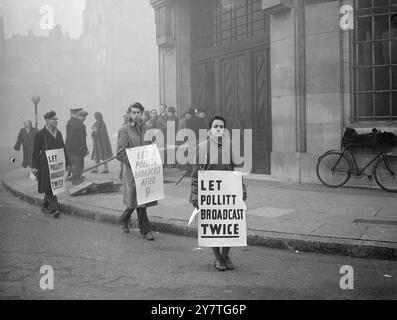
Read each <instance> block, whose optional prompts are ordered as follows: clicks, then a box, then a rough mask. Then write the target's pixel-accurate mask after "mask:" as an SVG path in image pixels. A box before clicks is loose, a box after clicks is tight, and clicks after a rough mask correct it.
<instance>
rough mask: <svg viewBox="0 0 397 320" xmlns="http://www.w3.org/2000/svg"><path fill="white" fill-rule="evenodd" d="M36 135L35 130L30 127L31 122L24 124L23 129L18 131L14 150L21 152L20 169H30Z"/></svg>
mask: <svg viewBox="0 0 397 320" xmlns="http://www.w3.org/2000/svg"><path fill="white" fill-rule="evenodd" d="M36 133H37V129H36V128H33V127H32V121H30V120H28V121H25V122H24V128H22V129H21V130H19V134H18V138H17V142H16V143H15V145H14V150H15V151H19V150H21V146H22V151H23V161H22V167H24V168H29V169H31V168H32V153H33V140H34V137H35V135H36Z"/></svg>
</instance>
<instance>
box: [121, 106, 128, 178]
mask: <svg viewBox="0 0 397 320" xmlns="http://www.w3.org/2000/svg"><path fill="white" fill-rule="evenodd" d="M130 120H131V118H130V115H129V114H128V110H127V112H126V113H124V114H123V126H125V125H126V124H127V123H129V122H130ZM119 179H120V180H123V163H120V173H119Z"/></svg>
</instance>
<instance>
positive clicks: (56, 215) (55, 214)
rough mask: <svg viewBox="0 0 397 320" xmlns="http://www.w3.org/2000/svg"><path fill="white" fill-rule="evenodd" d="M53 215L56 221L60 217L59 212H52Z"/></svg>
mask: <svg viewBox="0 0 397 320" xmlns="http://www.w3.org/2000/svg"><path fill="white" fill-rule="evenodd" d="M52 213H53V214H54V218H56V219H58V218H59V216H60V214H61V213H60V212H59V210H55V211H53V212H52Z"/></svg>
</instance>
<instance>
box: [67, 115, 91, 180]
mask: <svg viewBox="0 0 397 320" xmlns="http://www.w3.org/2000/svg"><path fill="white" fill-rule="evenodd" d="M70 111H71V117H70V119H69V121H68V123H67V126H66V141H65V146H66V151H67V153H68V156H69V160H70V162H71V165H72V184H73V185H78V184H80V183H81V182H82V181H83V177H82V175H83V170H84V157H85V156H87V155H88V148H87V132H86V128H85V125H84V123H83V120H82V119H83V118H84V120H85V117H86V116H87V114H88V113H87V112H85V111H84V110H83V109H82V108H76V109H71V110H70Z"/></svg>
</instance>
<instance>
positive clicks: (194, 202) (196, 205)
mask: <svg viewBox="0 0 397 320" xmlns="http://www.w3.org/2000/svg"><path fill="white" fill-rule="evenodd" d="M192 204H193V207H195V208H196V209H198V208H199V207H198V200H193V201H192Z"/></svg>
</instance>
